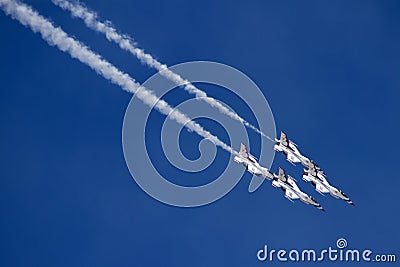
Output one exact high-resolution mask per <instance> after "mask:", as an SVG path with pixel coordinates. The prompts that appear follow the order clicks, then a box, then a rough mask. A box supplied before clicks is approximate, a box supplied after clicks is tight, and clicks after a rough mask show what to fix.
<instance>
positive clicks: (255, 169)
mask: <svg viewBox="0 0 400 267" xmlns="http://www.w3.org/2000/svg"><path fill="white" fill-rule="evenodd" d="M234 160H235V161H236V162H237V163H241V164H243V166H244V167H245V168H246V169H247V170H248V171H249V172H250V173H251V174H253V175H255V176H261V177H264V178H266V179H269V180H270V179H272V177H270V176H271V175H270V172H269V170H268V169H267V168H264V167H262V166H261V165H260V164H259V163H258V162H257V161H256V159H255V158H254V157H253V156H252V155H250V154H249V155H248V157H247V158H245V157H242V156H235V158H234Z"/></svg>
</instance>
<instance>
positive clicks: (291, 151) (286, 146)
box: [274, 132, 310, 167]
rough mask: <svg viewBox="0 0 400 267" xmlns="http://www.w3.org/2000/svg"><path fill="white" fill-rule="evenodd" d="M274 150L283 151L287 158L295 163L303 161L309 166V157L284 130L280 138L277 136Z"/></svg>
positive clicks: (302, 162)
mask: <svg viewBox="0 0 400 267" xmlns="http://www.w3.org/2000/svg"><path fill="white" fill-rule="evenodd" d="M274 150H275V151H278V152H282V153H283V154H284V155H285V156H286V159H287V160H288V161H289V162H290V163H292V164H293V165H295V163H301V164H303V165H304V166H305V167H307V166H308V163H309V162H310V160H309V159H308V158H307V157H305V156H303V155H302V154H301V153H300V151H299V150H298V149H297V145H296V144H295V143H294V142H292V141H290V140H288V138H287V136H286V134H285V133H284V132H281V138H280V139H279V140H278V139H276V138H275V145H274Z"/></svg>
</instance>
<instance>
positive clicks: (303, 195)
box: [272, 178, 319, 206]
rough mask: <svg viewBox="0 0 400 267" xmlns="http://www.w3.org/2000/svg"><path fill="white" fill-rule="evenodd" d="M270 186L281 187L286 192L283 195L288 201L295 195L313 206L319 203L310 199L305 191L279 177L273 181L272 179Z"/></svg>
mask: <svg viewBox="0 0 400 267" xmlns="http://www.w3.org/2000/svg"><path fill="white" fill-rule="evenodd" d="M288 179H291V178H288ZM288 181H289V180H288ZM272 186H274V187H275V188H278V187H280V188H282V189H283V190H284V191H285V192H286V193H285V197H286V198H287V199H289V200H290V201H292V199H293V198H296V197H295V196H297V198H299V199H300V200H301V201H303V202H304V203H306V204H312V205H314V206H316V205H319V204H318V203H317V202H316V201H314V200H313V199H311V198H310V197H309V196H308V195H307V194H306V193H304V192H302V191H300V190H298V189H296V188H294V187H293V186H292V185H290V184H289V182H284V181H282V180H280V179H274V181H272Z"/></svg>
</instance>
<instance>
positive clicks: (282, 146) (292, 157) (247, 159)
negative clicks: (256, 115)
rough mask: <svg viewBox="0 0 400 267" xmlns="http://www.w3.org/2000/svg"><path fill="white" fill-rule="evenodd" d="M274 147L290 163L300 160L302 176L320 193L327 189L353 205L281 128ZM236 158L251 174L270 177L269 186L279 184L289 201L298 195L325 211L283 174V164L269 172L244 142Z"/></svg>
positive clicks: (305, 201)
mask: <svg viewBox="0 0 400 267" xmlns="http://www.w3.org/2000/svg"><path fill="white" fill-rule="evenodd" d="M274 150H275V151H277V152H281V153H282V154H283V155H284V156H285V157H286V159H287V161H289V162H290V163H291V164H293V165H296V163H301V164H302V165H303V166H304V167H305V169H303V177H302V178H303V180H304V181H305V182H310V183H311V184H312V185H313V186H314V187H315V190H316V191H317V192H318V193H320V194H322V195H323V194H326V193H329V194H330V195H331V196H333V197H335V198H337V199H342V200H344V201H346V202H347V203H349V204H350V205H353V206H354V203H353V202H352V201H351V200H350V198H349V197H348V196H347V195H346V194H345V193H344V192H343V191H341V190H339V189H337V188H336V187H334V186H332V185H331V184H330V183H329V182H328V180H327V179H326V174H325V173H324V171H323V170H322V169H321V168H320V167H319V166H318V165H317V164H316V163H315V162H314V161H313V160H310V159H309V158H307V157H306V156H304V155H302V154H301V153H300V151H299V149H298V148H297V145H296V144H295V143H294V142H293V141H291V140H289V139H288V138H287V135H286V134H285V133H284V132H281V136H280V139H279V140H278V139H275V145H274ZM234 160H235V162H237V163H240V164H243V166H244V167H245V168H246V169H247V170H248V171H249V172H250V173H251V174H253V175H255V176H258V177H262V178H265V179H267V180H270V181H272V186H274V187H275V188H281V189H282V191H284V192H285V197H286V198H287V199H288V200H290V201H292V202H293V200H295V199H300V200H301V201H302V202H304V203H305V204H310V205H312V206H314V207H316V208H317V209H319V210H321V211H324V208H323V207H322V206H321V205H320V204H319V203H318V202H317V201H316V200H315V199H314V198H313V197H312V196H309V195H308V194H306V193H304V192H303V191H301V190H300V189H299V187H298V186H297V184H296V180H295V179H294V178H292V177H291V176H290V175H288V176H287V175H286V174H285V171H284V170H283V169H282V168H279V173H278V174H275V173H272V172H271V171H270V170H269V169H268V168H265V167H263V166H261V165H260V164H259V163H258V162H257V160H256V158H255V157H254V156H253V155H251V154H250V153H249V152H248V150H247V147H246V145H244V144H241V145H240V151H239V155H237V156H235V158H234Z"/></svg>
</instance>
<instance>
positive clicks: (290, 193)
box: [285, 190, 299, 199]
mask: <svg viewBox="0 0 400 267" xmlns="http://www.w3.org/2000/svg"><path fill="white" fill-rule="evenodd" d="M285 197H287V198H290V199H298V198H299V197H298V196H297V195H296V194H295V193H294V192H293V191H292V190H286V192H285Z"/></svg>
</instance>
